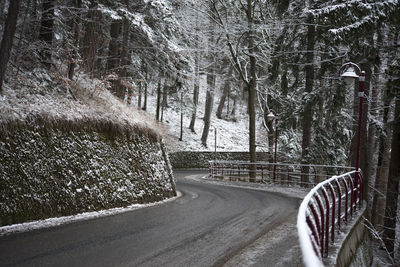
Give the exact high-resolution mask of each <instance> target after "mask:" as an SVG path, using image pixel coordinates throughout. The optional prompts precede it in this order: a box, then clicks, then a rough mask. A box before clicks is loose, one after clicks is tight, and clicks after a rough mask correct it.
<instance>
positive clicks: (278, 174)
mask: <svg viewBox="0 0 400 267" xmlns="http://www.w3.org/2000/svg"><path fill="white" fill-rule="evenodd" d="M209 170H210V176H212V177H214V178H219V177H221V178H226V179H248V178H249V176H250V173H251V172H253V174H254V175H253V177H254V179H255V181H256V182H278V183H281V184H290V185H301V186H308V187H312V186H315V185H316V184H318V183H319V182H321V181H324V180H326V179H328V178H330V177H332V175H336V174H341V173H345V172H348V171H351V170H354V168H352V167H343V166H332V165H309V164H297V163H268V162H256V163H250V162H246V161H222V160H218V161H209Z"/></svg>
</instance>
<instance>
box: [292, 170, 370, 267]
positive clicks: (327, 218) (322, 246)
mask: <svg viewBox="0 0 400 267" xmlns="http://www.w3.org/2000/svg"><path fill="white" fill-rule="evenodd" d="M362 198H363V176H362V172H361V170H359V171H351V172H348V173H345V174H343V175H340V176H333V177H332V178H330V179H328V180H326V181H323V182H321V183H319V184H318V185H317V186H315V187H314V188H313V189H312V190H311V191H310V192H309V193H308V194H307V196H306V197H305V198H304V200H303V202H302V203H301V205H300V209H299V213H298V217H297V231H298V235H299V241H300V247H301V250H302V253H303V261H304V264H305V266H313V267H314V266H323V262H322V260H323V258H326V257H327V256H328V249H329V244H330V243H331V242H332V243H333V242H334V239H335V232H336V230H338V229H340V228H341V226H342V222H345V223H347V222H348V221H349V220H350V219H351V218H352V217H353V214H354V212H355V211H356V210H357V206H358V207H359V208H361V205H362V200H363V199H362Z"/></svg>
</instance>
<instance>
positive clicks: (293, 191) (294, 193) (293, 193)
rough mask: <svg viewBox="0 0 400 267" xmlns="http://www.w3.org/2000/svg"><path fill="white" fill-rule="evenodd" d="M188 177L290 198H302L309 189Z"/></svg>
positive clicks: (207, 176)
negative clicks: (279, 194)
mask: <svg viewBox="0 0 400 267" xmlns="http://www.w3.org/2000/svg"><path fill="white" fill-rule="evenodd" d="M187 178H189V179H193V180H196V181H198V182H207V183H211V184H217V185H225V186H232V187H237V188H246V189H254V190H260V191H268V192H274V193H281V194H283V195H286V196H288V197H291V198H298V199H303V198H304V197H305V196H306V195H307V194H308V192H309V191H310V190H309V189H307V188H300V187H295V186H283V185H279V184H272V183H250V182H239V181H224V180H217V179H213V178H211V177H210V176H209V175H205V176H202V177H196V176H194V175H193V176H187Z"/></svg>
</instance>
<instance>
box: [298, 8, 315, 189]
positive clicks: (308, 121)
mask: <svg viewBox="0 0 400 267" xmlns="http://www.w3.org/2000/svg"><path fill="white" fill-rule="evenodd" d="M308 23H309V26H307V55H306V61H307V66H306V67H305V72H306V84H305V93H306V94H307V96H308V97H310V96H311V92H312V90H313V84H314V49H315V26H314V25H313V24H314V19H313V17H312V16H311V15H310V16H309V18H308ZM302 119H303V120H302V126H303V136H302V141H301V162H302V163H307V164H309V163H310V162H309V161H310V154H309V153H310V151H309V150H310V146H311V134H312V119H313V100H312V99H308V98H307V99H306V104H305V107H304V111H303V118H302ZM301 172H302V173H303V174H304V175H302V176H301V182H302V183H308V182H309V176H308V173H309V167H308V166H305V167H302V170H301Z"/></svg>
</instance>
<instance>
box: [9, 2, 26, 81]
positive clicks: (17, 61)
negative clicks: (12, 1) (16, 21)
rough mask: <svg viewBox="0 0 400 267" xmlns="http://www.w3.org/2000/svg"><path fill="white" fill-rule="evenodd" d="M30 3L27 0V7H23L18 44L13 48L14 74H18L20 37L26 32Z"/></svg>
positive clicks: (21, 39)
mask: <svg viewBox="0 0 400 267" xmlns="http://www.w3.org/2000/svg"><path fill="white" fill-rule="evenodd" d="M2 2H5V1H2ZM31 3H32V0H29V1H28V4H27V7H26V8H25V13H24V19H23V22H22V27H21V31H20V34H19V36H20V38H19V40H18V44H17V47H16V50H15V57H14V62H15V65H17V73H16V75H15V76H18V74H19V72H20V65H19V58H20V55H21V45H22V41H23V38H21V37H22V36H25V35H26V32H25V31H26V24H27V23H26V20H27V17H28V14H29V12H30V10H31Z"/></svg>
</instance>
